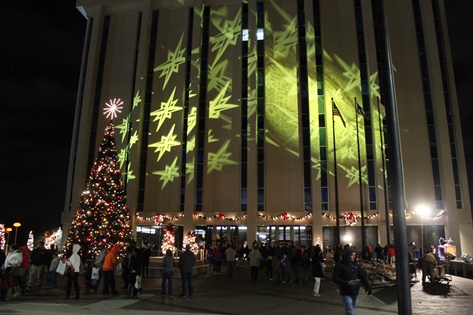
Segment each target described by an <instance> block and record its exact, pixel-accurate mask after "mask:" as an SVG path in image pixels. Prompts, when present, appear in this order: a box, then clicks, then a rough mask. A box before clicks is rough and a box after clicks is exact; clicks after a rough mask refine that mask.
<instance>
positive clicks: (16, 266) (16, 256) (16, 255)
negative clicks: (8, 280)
mask: <svg viewBox="0 0 473 315" xmlns="http://www.w3.org/2000/svg"><path fill="white" fill-rule="evenodd" d="M10 249H11V251H10V252H9V253H8V255H7V257H6V259H5V262H4V264H3V267H2V269H3V270H5V269H7V268H9V267H10V272H11V275H12V278H13V287H14V289H15V295H13V297H17V296H20V295H21V293H20V281H21V277H22V276H23V277H24V275H25V269H24V268H22V266H21V263H22V261H23V251H22V250H21V249H20V247H19V246H18V245H16V244H15V245H12V246H11V248H10Z"/></svg>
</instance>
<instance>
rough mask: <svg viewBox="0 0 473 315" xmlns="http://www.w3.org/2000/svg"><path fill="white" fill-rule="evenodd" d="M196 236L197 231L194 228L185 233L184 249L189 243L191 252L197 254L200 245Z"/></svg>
mask: <svg viewBox="0 0 473 315" xmlns="http://www.w3.org/2000/svg"><path fill="white" fill-rule="evenodd" d="M195 238H196V235H195V232H194V231H192V230H191V231H189V232H188V233H187V234H186V235H184V241H183V243H182V249H183V250H185V249H186V245H187V244H189V245H190V247H191V252H193V253H194V254H197V252H198V251H199V245H197V243H196V242H195Z"/></svg>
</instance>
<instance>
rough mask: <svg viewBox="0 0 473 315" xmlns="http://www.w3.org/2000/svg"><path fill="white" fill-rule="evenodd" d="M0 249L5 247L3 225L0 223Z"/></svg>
mask: <svg viewBox="0 0 473 315" xmlns="http://www.w3.org/2000/svg"><path fill="white" fill-rule="evenodd" d="M0 249H1V250H4V249H5V226H4V225H3V224H0Z"/></svg>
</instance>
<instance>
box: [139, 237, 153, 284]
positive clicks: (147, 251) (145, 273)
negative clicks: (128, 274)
mask: <svg viewBox="0 0 473 315" xmlns="http://www.w3.org/2000/svg"><path fill="white" fill-rule="evenodd" d="M150 258H151V248H150V247H149V245H145V248H144V249H143V251H142V259H143V261H142V266H141V268H142V272H141V275H142V277H143V278H144V277H146V278H149V260H150Z"/></svg>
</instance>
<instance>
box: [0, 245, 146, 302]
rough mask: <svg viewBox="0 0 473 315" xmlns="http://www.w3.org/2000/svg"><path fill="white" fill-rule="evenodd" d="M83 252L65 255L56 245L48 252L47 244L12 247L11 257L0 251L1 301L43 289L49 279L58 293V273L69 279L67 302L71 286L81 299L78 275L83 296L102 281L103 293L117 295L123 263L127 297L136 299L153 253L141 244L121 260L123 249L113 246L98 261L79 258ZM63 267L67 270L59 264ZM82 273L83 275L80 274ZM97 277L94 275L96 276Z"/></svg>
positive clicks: (102, 250) (75, 250) (76, 248)
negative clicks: (139, 282) (120, 254)
mask: <svg viewBox="0 0 473 315" xmlns="http://www.w3.org/2000/svg"><path fill="white" fill-rule="evenodd" d="M81 250H82V251H83V252H84V253H86V252H88V250H87V249H84V248H82V246H81V245H80V244H73V245H72V247H71V248H70V250H69V251H68V252H67V253H66V254H62V253H59V252H58V251H57V249H56V248H55V246H54V245H51V248H49V249H46V248H45V246H44V242H42V241H41V242H39V243H38V245H37V246H36V247H35V248H34V249H33V250H32V251H30V249H29V248H28V246H23V247H21V248H20V247H19V246H18V245H12V246H10V251H9V253H8V255H6V256H5V253H4V252H3V251H0V266H1V299H2V300H3V301H8V300H9V299H10V298H17V297H19V296H21V295H24V294H25V293H26V292H27V291H28V290H31V291H33V290H41V289H43V285H44V282H45V279H46V282H47V284H48V285H50V290H51V291H57V290H58V284H57V276H58V274H61V275H64V276H66V277H67V282H66V283H67V284H66V299H69V298H70V296H71V291H72V287H74V290H75V296H74V298H75V299H79V297H80V287H79V275H80V274H83V276H84V287H85V288H84V294H91V293H97V291H98V289H99V287H100V283H101V282H102V281H103V290H102V294H105V295H107V294H111V295H117V294H118V290H116V285H115V272H116V269H117V266H118V265H119V264H120V266H121V270H122V278H123V281H124V288H125V289H126V291H127V296H129V297H131V296H136V295H137V294H138V292H139V288H137V287H135V284H136V281H137V277H139V279H141V277H142V276H143V277H148V276H149V261H150V256H151V250H150V249H149V248H148V247H144V248H143V247H142V245H141V244H140V243H136V242H132V243H131V244H130V245H129V246H128V247H127V248H126V251H125V255H124V256H123V257H121V258H119V252H120V248H119V247H118V246H113V247H111V248H110V249H109V248H107V247H106V246H104V245H103V246H100V247H99V252H98V255H97V257H96V258H95V259H87V256H86V255H80V252H81ZM61 264H64V269H62V270H59V269H60V265H61ZM81 271H82V272H81ZM94 272H95V274H94V275H93V273H94Z"/></svg>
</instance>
